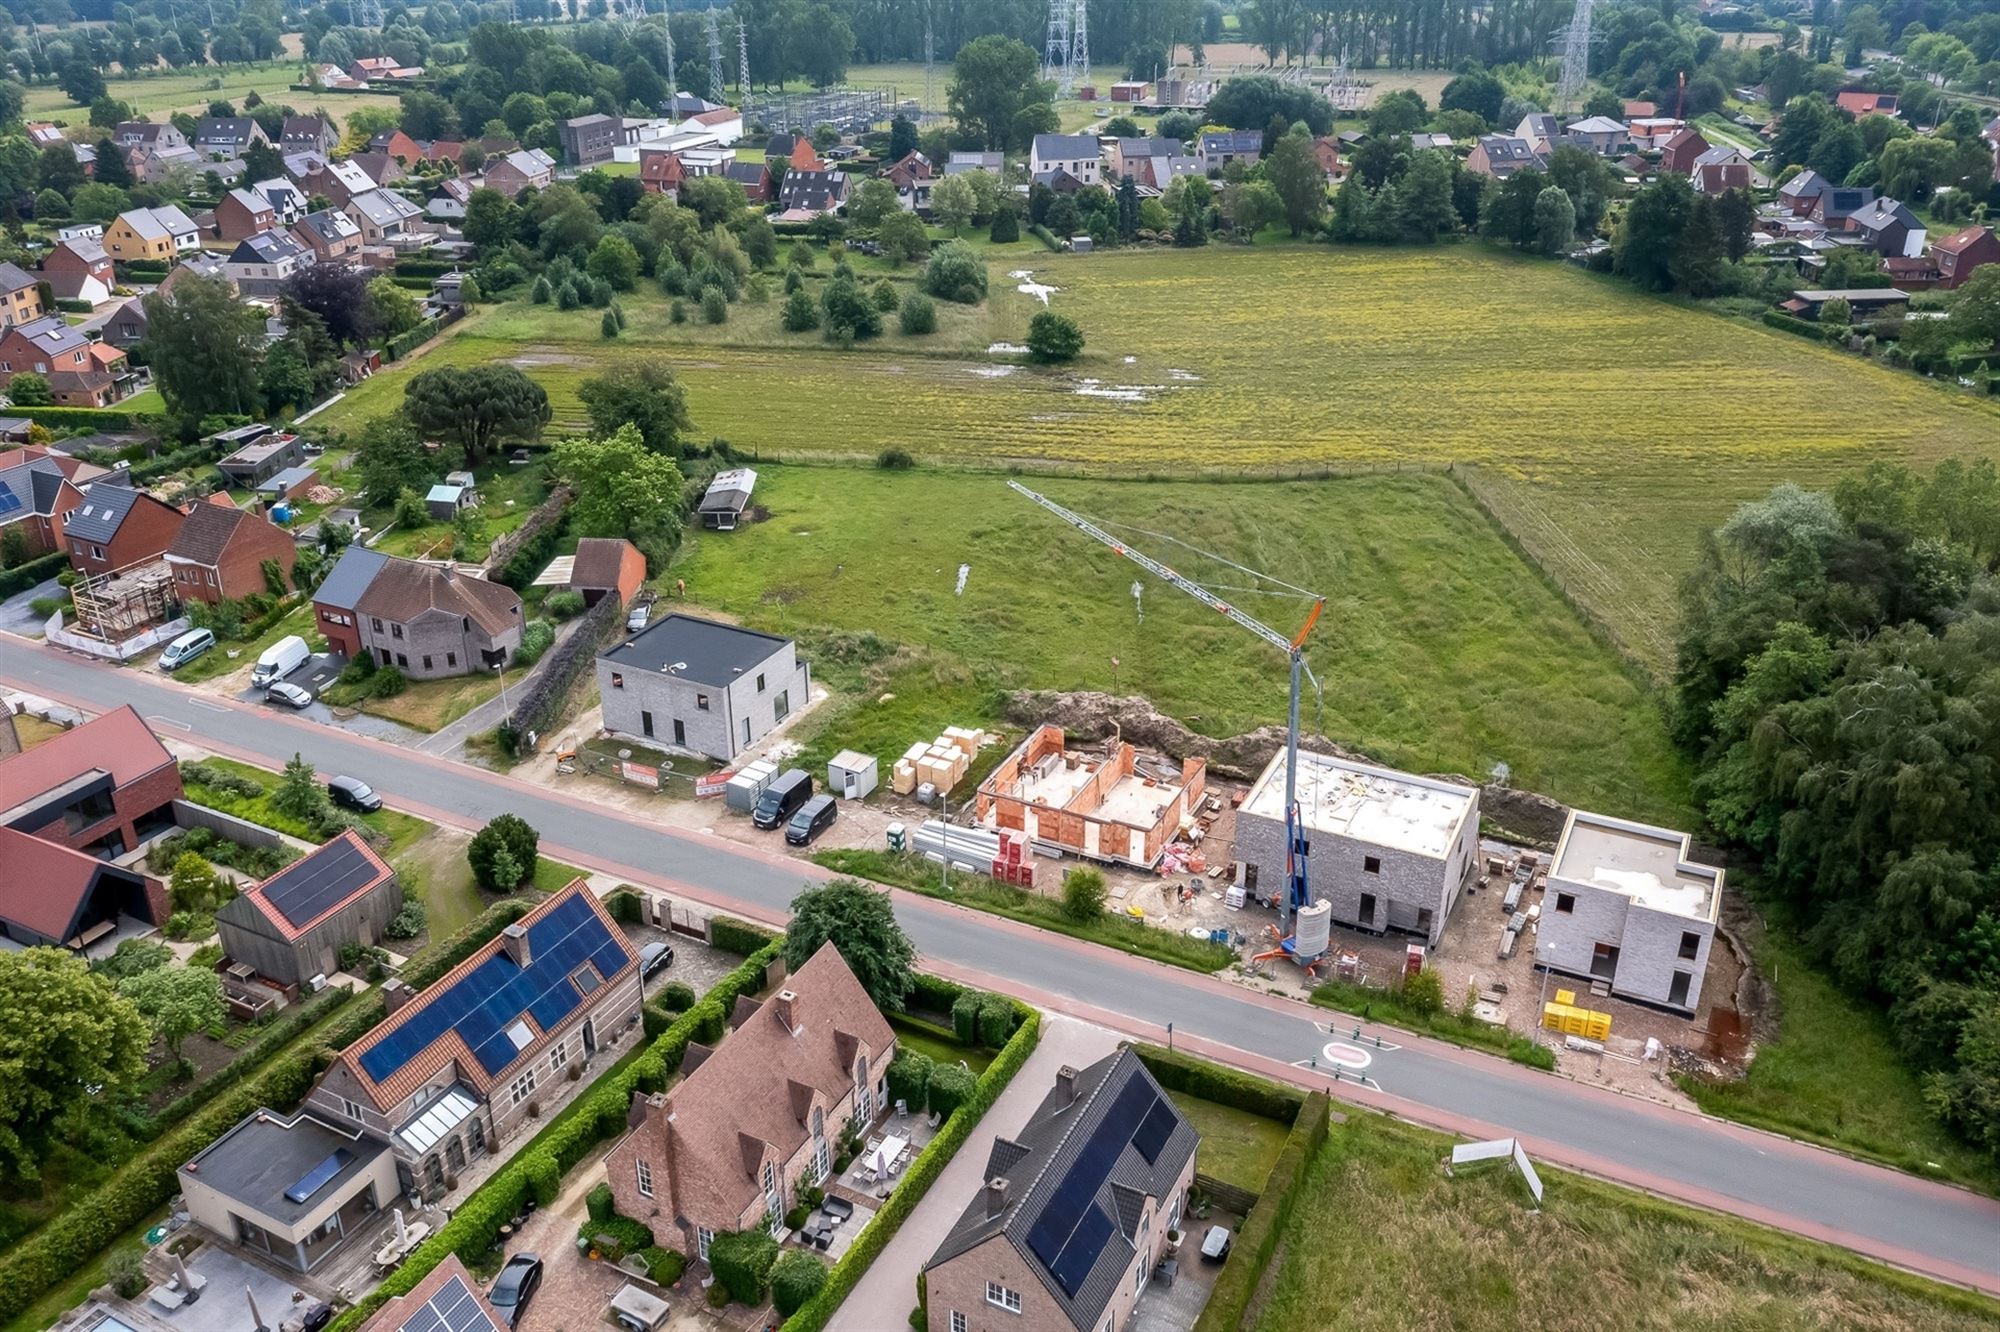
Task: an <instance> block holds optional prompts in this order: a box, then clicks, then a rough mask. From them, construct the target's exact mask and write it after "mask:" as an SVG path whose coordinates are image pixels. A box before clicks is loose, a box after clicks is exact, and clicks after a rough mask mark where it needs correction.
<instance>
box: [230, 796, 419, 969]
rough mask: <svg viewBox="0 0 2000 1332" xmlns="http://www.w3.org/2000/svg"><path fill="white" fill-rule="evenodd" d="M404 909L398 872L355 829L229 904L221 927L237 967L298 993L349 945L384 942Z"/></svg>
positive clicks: (337, 966)
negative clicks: (397, 914) (242, 966)
mask: <svg viewBox="0 0 2000 1332" xmlns="http://www.w3.org/2000/svg"><path fill="white" fill-rule="evenodd" d="M402 907H403V889H402V886H401V885H400V884H398V883H397V881H396V874H395V871H393V870H391V869H390V868H389V866H388V864H387V862H385V861H384V860H383V859H382V857H381V856H379V855H377V854H376V853H375V849H374V848H373V847H371V846H369V845H368V842H367V840H366V839H364V838H363V837H362V836H361V834H360V833H359V832H357V831H355V830H354V829H352V828H350V829H348V830H347V831H346V832H344V833H342V834H341V835H340V836H338V837H336V838H334V839H333V840H332V841H330V842H328V843H326V844H325V845H324V846H321V847H319V848H317V849H315V850H313V851H311V852H310V853H308V854H307V855H305V856H303V857H301V858H300V859H298V860H295V861H293V862H292V863H291V864H289V865H287V866H285V868H283V869H281V870H279V871H278V872H277V873H276V874H273V875H272V876H271V877H270V878H268V879H266V880H264V881H263V882H262V883H259V884H255V885H253V886H251V887H250V888H248V889H246V890H244V891H243V892H241V893H239V894H237V895H236V896H235V897H233V898H231V899H230V900H229V901H228V902H225V903H224V904H223V905H222V908H221V909H220V910H218V911H217V912H216V913H215V927H216V930H217V932H218V933H219V934H220V935H221V939H222V953H223V956H224V957H225V958H227V959H228V960H229V961H230V962H232V963H242V964H243V965H245V966H248V967H250V968H252V969H253V970H254V971H255V972H256V973H257V974H258V975H259V976H262V977H265V978H266V979H268V980H271V981H275V982H276V983H277V984H279V985H282V986H286V987H289V988H292V989H299V988H302V987H304V986H305V985H307V984H308V983H309V982H311V980H312V979H313V977H315V976H330V975H332V974H333V973H334V972H335V971H338V970H339V969H340V950H341V949H342V948H344V947H346V946H348V945H349V944H362V945H365V946H371V947H372V946H373V945H375V944H378V943H380V942H381V941H382V939H383V938H384V937H385V933H386V931H387V930H388V928H389V922H390V921H392V920H394V919H395V918H396V913H397V912H398V911H400V910H402Z"/></svg>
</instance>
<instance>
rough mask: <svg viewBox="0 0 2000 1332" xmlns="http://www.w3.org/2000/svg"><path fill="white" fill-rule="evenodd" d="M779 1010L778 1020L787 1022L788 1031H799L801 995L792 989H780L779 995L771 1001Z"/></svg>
mask: <svg viewBox="0 0 2000 1332" xmlns="http://www.w3.org/2000/svg"><path fill="white" fill-rule="evenodd" d="M771 1003H772V1005H773V1007H775V1008H776V1009H777V1010H778V1021H780V1022H782V1023H784V1024H785V1030H786V1031H794V1032H795V1031H797V1030H798V1029H799V1023H798V1003H799V996H798V995H797V993H795V992H794V991H791V990H780V991H778V997H777V998H776V999H774V1000H772V1001H771Z"/></svg>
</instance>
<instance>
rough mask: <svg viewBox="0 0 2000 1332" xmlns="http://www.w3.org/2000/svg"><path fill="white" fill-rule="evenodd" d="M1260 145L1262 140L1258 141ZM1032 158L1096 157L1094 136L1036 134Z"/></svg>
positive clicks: (1052, 159)
mask: <svg viewBox="0 0 2000 1332" xmlns="http://www.w3.org/2000/svg"><path fill="white" fill-rule="evenodd" d="M1258 142H1259V143H1262V142H1263V140H1262V138H1259V139H1258ZM1034 156H1035V157H1036V158H1037V159H1038V160H1040V161H1043V162H1051V161H1065V162H1067V161H1073V160H1076V159H1080V158H1087V157H1095V156H1097V136H1096V135H1095V134H1037V135H1036V136H1035V151H1034Z"/></svg>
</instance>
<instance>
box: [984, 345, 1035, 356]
mask: <svg viewBox="0 0 2000 1332" xmlns="http://www.w3.org/2000/svg"><path fill="white" fill-rule="evenodd" d="M986 354H987V355H988V356H1026V355H1027V354H1028V349H1027V348H1026V347H1023V346H1022V345H1021V344H1020V343H1018V342H996V343H994V344H993V345H992V346H990V347H988V348H987V349H986Z"/></svg>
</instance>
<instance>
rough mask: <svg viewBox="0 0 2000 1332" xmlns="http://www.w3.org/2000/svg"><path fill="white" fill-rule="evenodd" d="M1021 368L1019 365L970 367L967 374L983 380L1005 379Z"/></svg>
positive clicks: (966, 369) (966, 368)
mask: <svg viewBox="0 0 2000 1332" xmlns="http://www.w3.org/2000/svg"><path fill="white" fill-rule="evenodd" d="M1020 368H1021V367H1020V366H1018V365H968V366H966V367H965V372H966V373H967V374H969V375H978V376H979V377H980V378H981V379H1005V378H1006V377H1007V376H1009V375H1011V374H1013V373H1014V372H1015V371H1017V370H1019V369H1020Z"/></svg>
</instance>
